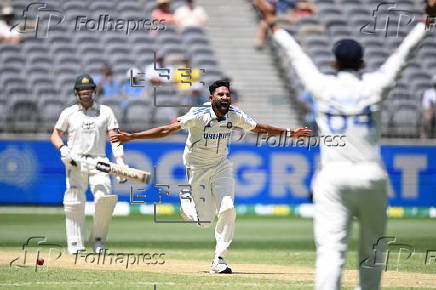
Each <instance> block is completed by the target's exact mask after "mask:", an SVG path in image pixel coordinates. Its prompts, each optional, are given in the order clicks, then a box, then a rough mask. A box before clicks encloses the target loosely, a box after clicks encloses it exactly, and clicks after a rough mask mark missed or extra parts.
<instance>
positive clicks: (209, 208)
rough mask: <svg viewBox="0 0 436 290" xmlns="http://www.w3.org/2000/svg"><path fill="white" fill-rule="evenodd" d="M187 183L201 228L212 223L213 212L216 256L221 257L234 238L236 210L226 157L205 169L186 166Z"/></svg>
mask: <svg viewBox="0 0 436 290" xmlns="http://www.w3.org/2000/svg"><path fill="white" fill-rule="evenodd" d="M187 174H188V182H189V184H190V185H191V194H192V197H193V200H194V203H195V207H196V210H197V214H198V218H199V220H200V221H210V223H201V222H200V223H199V224H200V226H201V227H209V226H211V225H212V223H213V221H214V219H215V215H218V221H217V224H216V226H215V239H216V248H215V257H224V256H225V254H226V252H227V248H228V247H229V246H230V244H231V243H232V240H233V235H234V232H235V220H236V211H235V208H234V204H233V201H234V196H235V180H234V177H233V165H232V163H231V162H230V161H229V160H227V159H226V160H225V161H223V162H221V163H220V164H219V165H217V166H215V167H212V168H207V169H191V168H188V169H187Z"/></svg>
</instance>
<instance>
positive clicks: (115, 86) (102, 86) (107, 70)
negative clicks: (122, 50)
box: [94, 64, 120, 98]
mask: <svg viewBox="0 0 436 290" xmlns="http://www.w3.org/2000/svg"><path fill="white" fill-rule="evenodd" d="M94 80H95V82H96V83H97V96H100V97H103V98H113V97H116V96H118V95H119V94H120V83H119V82H118V81H116V80H115V79H114V78H113V73H112V67H111V66H110V65H107V64H106V65H104V66H103V68H102V69H101V76H97V77H95V78H94Z"/></svg>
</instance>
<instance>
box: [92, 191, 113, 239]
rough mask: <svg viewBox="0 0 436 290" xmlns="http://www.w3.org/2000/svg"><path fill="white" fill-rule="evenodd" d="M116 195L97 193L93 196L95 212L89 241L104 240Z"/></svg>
mask: <svg viewBox="0 0 436 290" xmlns="http://www.w3.org/2000/svg"><path fill="white" fill-rule="evenodd" d="M117 200H118V196H116V195H103V196H99V195H97V196H96V197H95V213H94V224H93V227H92V233H91V243H94V242H95V241H96V240H99V241H101V242H105V241H106V237H107V233H108V231H109V223H110V221H111V219H112V213H113V211H114V208H115V205H116V203H117Z"/></svg>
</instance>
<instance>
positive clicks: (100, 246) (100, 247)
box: [92, 239, 106, 254]
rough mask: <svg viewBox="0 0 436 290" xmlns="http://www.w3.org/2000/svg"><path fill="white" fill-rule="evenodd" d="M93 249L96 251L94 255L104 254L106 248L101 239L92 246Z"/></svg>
mask: <svg viewBox="0 0 436 290" xmlns="http://www.w3.org/2000/svg"><path fill="white" fill-rule="evenodd" d="M92 249H93V250H94V253H96V254H98V253H103V251H104V250H105V249H106V248H105V246H104V244H103V242H102V241H101V240H100V239H96V240H95V242H94V244H93V245H92Z"/></svg>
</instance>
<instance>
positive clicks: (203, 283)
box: [0, 214, 436, 289]
mask: <svg viewBox="0 0 436 290" xmlns="http://www.w3.org/2000/svg"><path fill="white" fill-rule="evenodd" d="M64 219H65V218H64V216H63V215H60V214H47V215H44V214H34V215H32V214H0V255H1V257H2V258H0V261H1V265H0V288H2V289H33V288H37V289H131V288H142V289H153V287H154V286H153V285H154V284H155V285H156V289H312V288H313V278H311V277H312V276H310V275H309V273H307V272H308V270H310V269H313V268H314V264H315V245H314V241H313V232H312V220H311V219H303V218H297V217H259V216H243V217H238V220H237V228H236V233H235V239H234V242H233V244H232V247H231V250H230V251H229V254H228V256H227V260H228V262H229V264H230V265H231V266H232V268H233V270H234V272H236V275H210V274H208V273H206V271H208V269H209V264H210V262H211V259H212V257H213V249H214V244H215V243H214V231H213V227H212V228H209V229H200V228H198V227H197V226H194V225H192V224H155V223H153V219H152V217H151V216H144V215H130V216H128V217H114V218H113V221H112V223H111V230H110V235H109V242H108V243H107V246H108V248H109V250H110V252H113V253H114V252H121V253H164V254H165V255H164V257H165V258H164V260H165V263H166V265H169V266H170V265H172V263H173V262H174V263H173V265H175V266H173V268H172V270H171V271H161V269H163V268H160V267H162V266H160V265H142V266H141V265H139V266H136V267H134V268H130V269H125V268H124V265H119V267H118V268H116V269H113V268H111V267H107V266H106V265H91V266H89V265H88V266H87V267H85V266H84V267H80V265H71V266H70V267H65V268H64V267H62V265H60V266H59V267H49V268H48V270H47V269H46V268H44V267H42V268H40V270H39V271H37V272H35V267H33V266H29V267H27V268H18V267H14V266H12V267H10V266H9V265H8V263H9V261H10V260H11V257H12V258H14V257H16V256H17V254H20V253H23V251H22V249H21V247H22V245H23V243H24V241H25V240H26V239H27V238H29V237H31V236H45V237H46V238H47V242H50V243H56V244H60V245H62V246H64V245H65V233H64V231H65V228H64ZM162 219H178V218H177V217H164V218H162ZM90 226H91V218H89V217H87V236H88V234H89V231H90ZM353 233H354V234H353V237H352V240H351V251H350V252H349V255H348V257H347V263H346V269H355V268H356V267H355V265H356V245H357V244H356V241H357V233H358V228H357V225H354V231H353ZM388 234H389V235H391V236H395V237H396V239H397V242H398V243H403V244H410V245H412V246H413V247H414V249H415V253H414V254H413V255H412V257H410V258H409V259H407V260H405V256H406V253H404V252H403V254H401V256H400V257H398V252H393V253H392V255H391V258H390V261H392V263H390V264H389V266H388V271H387V272H386V273H385V277H387V276H386V275H390V274H395V275H396V274H400V276H401V277H404V279H405V281H406V280H408V281H406V282H408V283H406V284H405V285H406V286H407V287H406V286H405V287H400V286H401V285H400V284H401V283H400V282H398V281H394V282H395V286H392V287H391V286H389V287H386V288H384V289H429V288H431V287H429V286H428V285H427V286H425V287H421V288H420V287H418V286H416V288H411V286H410V284H411V283H412V282H411V281H410V279H416V280H417V283H416V285H419V280H422V279H423V278H422V277H421V278H420V276H416V275H417V273H421V274H427V275H424V276H425V277H427V278H428V277H434V282H435V283H434V288H436V260H435V259H433V260H430V261H429V262H430V263H428V264H427V265H425V256H426V254H425V253H426V250H435V252H434V253H433V255H434V256H436V222H435V220H434V219H433V220H432V219H422V218H420V219H390V220H389V222H388ZM45 254H47V253H45ZM14 255H15V256H14ZM41 255H44V253H43V254H41ZM64 256H66V254H64ZM64 256H62V257H61V258H60V259H59V261H61V260H62V259H63V258H64ZM398 258H400V260H401V262H400V263H399V264H398V263H397V261H398ZM83 259H84V258H83ZM70 260H72V258H71V256H70ZM176 261H177V263H181V262H183V261H193V262H192V263H193V268H192V270H191V269H190V265H189V263H187V264H186V265H184V266H180V267H179V269H180V273H178V269H177V263H175V262H176ZM70 262H71V261H70ZM62 263H65V264H66V263H67V262H62ZM194 264H195V267H194ZM239 265H240V266H239ZM397 265H398V267H397ZM75 266H77V267H75ZM286 267H289V268H286ZM247 269H248V270H247ZM298 269H300V270H301V272H298V271H300V270H298ZM44 270H45V271H44ZM294 270H295V271H296V272H295V273H294V274H295V275H294V276H295V277H294V278H292V277H291V278H289V275H290V274H292V273H289V272H292V271H294ZM297 270H298V271H297ZM397 270H398V271H397ZM186 272H189V273H186ZM299 273H300V274H299ZM286 275H288V278H289V279H288V278H287V279H283V277H282V276H286ZM308 275H309V276H308ZM430 275H431V276H430ZM415 276H416V278H414V277H415ZM305 277H306V278H305ZM307 277H309V278H307ZM394 280H395V279H394ZM428 283H430V282H428ZM428 283H427V284H428ZM412 284H413V283H412ZM345 285H346V286H347V287H346V288H345V289H352V287H351V286H352V284H351V283H349V282H347V283H346V284H345ZM413 285H414V284H413Z"/></svg>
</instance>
